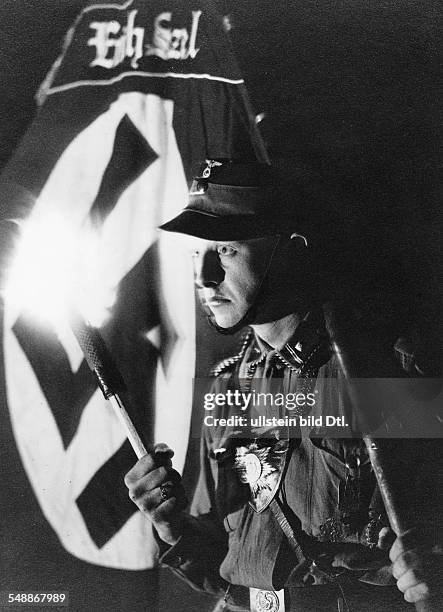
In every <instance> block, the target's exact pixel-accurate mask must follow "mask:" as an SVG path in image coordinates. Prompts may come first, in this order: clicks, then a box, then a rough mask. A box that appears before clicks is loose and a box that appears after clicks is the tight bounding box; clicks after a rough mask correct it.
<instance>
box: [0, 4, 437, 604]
mask: <svg viewBox="0 0 443 612" xmlns="http://www.w3.org/2000/svg"><path fill="white" fill-rule="evenodd" d="M86 4H87V2H86V1H85V0H66V1H62V0H27V1H26V0H2V2H1V5H0V79H1V80H0V82H1V89H0V96H1V103H0V109H1V112H0V166H1V165H3V164H4V163H5V162H6V161H7V160H8V159H9V157H10V156H11V154H12V153H13V150H14V148H15V146H16V145H17V144H18V142H19V141H20V138H21V136H22V135H23V134H24V132H25V131H26V128H27V126H28V125H29V122H30V121H31V120H32V118H33V116H34V114H35V112H36V107H35V103H34V94H35V92H36V90H37V88H38V86H39V85H40V83H41V81H42V80H43V78H44V77H45V75H46V72H47V70H48V69H49V67H50V66H51V64H52V62H53V61H54V60H55V58H56V57H57V55H58V53H59V51H60V48H61V41H62V38H63V35H64V33H65V31H66V29H67V28H68V27H69V25H70V24H71V23H72V21H73V19H74V18H75V16H76V14H77V11H78V10H79V9H80V8H82V7H83V6H85V5H86ZM220 5H221V6H222V8H223V9H224V12H229V13H230V14H231V22H232V31H231V37H232V41H233V44H234V48H235V51H236V53H237V57H238V61H239V64H240V66H241V69H242V71H243V74H244V77H245V80H246V84H247V87H248V90H249V93H250V96H251V100H252V104H253V108H254V110H255V112H257V113H261V112H264V113H265V118H264V120H263V121H262V123H261V129H262V133H263V136H264V138H265V141H266V143H267V146H268V150H269V152H270V154H271V156H272V157H288V158H291V159H293V158H296V159H297V163H298V164H299V165H300V166H301V167H307V168H309V171H310V172H311V174H312V176H313V180H312V184H311V187H310V188H311V189H312V193H313V199H312V214H313V215H316V216H318V217H320V218H323V219H324V222H325V224H326V226H327V224H328V223H330V222H331V220H334V219H340V221H341V225H340V227H342V228H343V232H344V233H346V231H347V230H348V229H349V227H355V226H354V225H353V222H354V221H355V220H357V226H358V227H359V228H360V231H361V234H358V233H357V234H356V236H357V237H356V236H355V235H354V238H353V240H354V242H356V243H357V244H356V245H354V246H357V247H358V253H359V257H360V258H361V261H362V262H363V261H364V260H365V259H366V258H368V257H369V256H370V253H371V249H372V248H373V246H374V243H375V242H378V241H379V240H380V241H383V243H384V244H386V245H388V249H389V252H390V253H391V255H392V257H393V258H396V259H397V260H398V261H399V262H400V263H401V266H402V268H403V270H404V272H405V275H406V276H407V278H408V280H409V285H408V287H407V288H404V290H403V291H404V292H403V294H402V295H401V297H402V299H404V300H405V301H406V300H408V299H409V294H410V292H411V291H412V292H413V293H414V294H415V297H417V296H418V298H419V300H421V302H422V303H425V304H432V305H433V306H436V307H437V309H438V306H439V304H440V297H441V296H440V286H441V280H442V275H441V272H442V268H441V252H440V244H441V238H440V237H441V220H442V215H441V208H440V201H441V150H442V148H441V140H442V131H441V99H442V93H443V92H442V87H441V59H442V58H441V49H440V38H441V31H442V28H441V25H442V23H441V16H442V15H441V13H442V5H441V3H440V2H437V1H431V2H426V3H422V2H417V1H410V0H400V1H397V2H388V1H380V0H374V1H372V2H370V3H368V2H366V1H362V0H353V1H348V2H339V1H333V2H332V1H331V2H329V1H328V0H321V1H317V2H315V1H307V0H299V1H288V2H284V1H281V0H279V1H272V2H271V1H268V0H260V1H259V2H258V1H257V0H255V1H252V0H242V1H235V2H234V1H231V2H230V1H225V2H221V3H220ZM354 256H355V255H354ZM386 265H387V268H386V279H387V280H388V281H389V280H390V279H389V265H388V262H386ZM411 287H412V289H411ZM433 310H435V308H433ZM202 333H203V332H202ZM205 333H206V332H205ZM207 359H208V356H206V355H203V356H200V364H204V363H207ZM201 367H203V366H202V365H201ZM0 400H1V401H2V404H3V405H2V412H3V418H2V422H3V423H6V426H3V427H2V433H1V438H0V443H1V455H2V475H3V483H4V484H3V485H2V493H1V495H0V497H1V502H0V503H1V505H2V507H1V511H2V516H3V517H5V518H6V519H7V520H5V521H3V525H4V527H3V529H4V534H2V548H3V552H2V573H3V574H4V575H6V574H7V575H8V576H9V577H10V579H9V581H8V584H7V587H5V588H13V585H15V586H16V588H27V589H32V588H35V589H42V588H57V587H58V588H62V586H63V585H66V584H69V585H70V590H71V591H72V592H74V591H75V593H76V607H75V608H74V609H78V610H83V609H84V610H87V609H95V610H102V609H108V610H113V609H114V608H113V607H112V606H113V605H115V610H124V609H127V608H125V602H127V599H126V596H125V592H126V593H128V592H131V593H132V594H133V595H132V596H133V599H132V608H131V610H142V609H148V610H154V609H163V610H169V609H170V610H177V609H179V610H197V609H206V608H207V606H208V605H209V604H206V603H202V602H205V601H206V600H202V599H201V598H200V597H197V596H196V597H194V596H191V595H190V593H191V592H190V591H189V590H188V589H187V587H185V586H183V585H181V584H179V583H178V581H176V580H175V579H174V581H173V582H172V583H171V582H170V579H169V574H167V576H168V577H165V576H163V574H162V588H161V590H160V602H161V603H160V604H158V603H157V602H156V601H154V600H153V599H152V593H153V592H154V589H153V588H151V586H152V584H153V583H154V582H155V580H156V578H155V576H154V574H155V573H149V572H148V573H138V572H134V573H132V574H130V575H126V576H125V580H124V582H120V579H119V578H118V574H119V573H118V572H116V571H112V570H102V569H100V568H94V567H93V566H90V565H88V564H85V563H82V562H80V561H77V560H75V559H73V558H72V557H70V556H69V555H67V554H66V553H65V552H64V551H63V550H62V549H61V547H60V545H59V544H58V541H57V539H56V537H55V535H54V534H53V533H52V531H51V530H50V528H49V526H48V525H47V523H46V521H45V520H44V519H43V517H42V515H41V513H40V511H39V508H38V505H37V502H36V501H35V499H34V498H33V497H31V496H30V493H29V485H28V484H27V480H26V476H25V474H24V472H23V470H22V468H21V464H20V461H19V458H18V454H17V451H16V450H15V449H14V448H13V447H12V446H11V439H12V438H11V432H10V430H9V425H8V423H9V421H8V417H7V411H6V407H5V402H4V397H0ZM190 479H191V480H192V475H191V476H190ZM18 510H19V512H18ZM150 581H152V582H150ZM135 593H138V596H135V595H134V594H135ZM137 597H138V599H137ZM111 601H112V602H114V603H113V604H110V602H111ZM146 602H150V603H148V604H146ZM146 606H147V607H146Z"/></svg>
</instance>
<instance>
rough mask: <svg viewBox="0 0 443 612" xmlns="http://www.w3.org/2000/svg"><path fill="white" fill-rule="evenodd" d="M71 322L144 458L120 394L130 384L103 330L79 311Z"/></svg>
mask: <svg viewBox="0 0 443 612" xmlns="http://www.w3.org/2000/svg"><path fill="white" fill-rule="evenodd" d="M70 324H71V329H72V332H73V334H74V336H75V338H76V340H77V342H78V344H79V346H80V348H81V350H82V352H83V355H84V357H85V359H86V362H87V363H88V365H89V367H90V368H91V370H92V372H93V373H94V374H95V377H96V378H97V381H98V385H99V387H100V389H101V392H102V393H103V395H104V397H105V399H107V400H109V402H110V403H111V405H112V407H113V409H114V412H115V414H116V415H117V417H118V418H119V420H120V423H121V424H122V426H123V428H124V430H125V432H126V436H127V438H128V440H129V442H130V444H131V446H132V448H133V449H134V452H135V454H136V455H137V458H138V459H140V458H141V457H143V455H146V453H147V449H146V446H145V445H144V443H143V441H142V439H141V437H140V435H139V433H138V431H137V429H136V427H135V425H134V423H133V422H132V419H131V417H130V416H129V413H128V411H127V410H126V408H125V405H124V403H123V400H122V398H121V397H120V393H122V392H123V391H125V390H126V384H125V381H124V380H123V376H122V375H121V373H120V371H119V369H118V367H117V365H116V363H115V361H114V359H113V357H112V355H111V353H110V351H109V349H108V347H107V346H106V343H105V341H104V340H103V338H102V336H101V334H100V332H99V330H98V329H97V328H96V327H93V326H92V325H90V324H89V323H87V322H86V321H85V320H84V319H83V318H82V317H81V316H80V315H79V314H78V313H73V312H71V316H70Z"/></svg>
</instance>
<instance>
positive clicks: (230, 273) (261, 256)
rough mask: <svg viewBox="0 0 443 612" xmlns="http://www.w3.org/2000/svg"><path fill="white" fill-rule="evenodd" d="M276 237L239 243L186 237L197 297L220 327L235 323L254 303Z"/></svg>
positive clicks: (275, 242) (230, 325)
mask: <svg viewBox="0 0 443 612" xmlns="http://www.w3.org/2000/svg"><path fill="white" fill-rule="evenodd" d="M277 240H278V238H277V236H270V237H266V238H255V239H252V240H244V241H240V242H234V241H232V242H220V241H218V242H216V241H212V240H203V239H201V238H194V237H192V238H191V237H187V243H188V247H189V248H190V250H191V253H192V256H193V260H194V270H195V284H196V287H197V290H198V294H199V298H200V300H201V301H202V303H203V305H205V306H207V307H208V308H209V310H210V311H211V313H212V314H213V316H214V319H215V321H216V323H217V325H219V326H220V327H225V328H227V327H232V326H233V325H235V324H236V323H238V322H239V321H240V320H241V319H242V318H243V317H244V316H245V314H246V312H247V311H248V309H249V308H250V307H251V306H252V304H253V303H254V300H255V297H256V295H257V292H258V290H259V288H260V285H261V283H262V281H263V278H264V276H265V274H266V271H267V268H268V266H269V262H270V259H271V258H272V254H273V252H274V249H275V246H276V244H277Z"/></svg>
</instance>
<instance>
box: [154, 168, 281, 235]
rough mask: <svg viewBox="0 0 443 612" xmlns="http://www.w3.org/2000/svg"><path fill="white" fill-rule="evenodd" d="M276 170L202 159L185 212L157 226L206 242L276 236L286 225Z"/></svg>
mask: <svg viewBox="0 0 443 612" xmlns="http://www.w3.org/2000/svg"><path fill="white" fill-rule="evenodd" d="M279 185H280V181H279V176H278V172H277V170H276V169H275V168H274V167H272V166H270V165H268V164H264V163H259V162H238V161H233V160H206V162H205V163H204V164H203V165H202V167H201V171H200V173H199V176H197V177H196V178H195V179H194V181H193V183H192V186H191V190H190V194H189V202H188V205H187V206H186V208H185V209H184V210H183V211H182V212H181V213H180V214H179V215H178V216H177V217H175V218H174V219H171V220H170V221H168V222H167V223H164V224H163V225H162V226H160V229H163V230H166V231H169V232H178V233H181V234H189V235H191V236H197V237H198V238H205V239H207V240H248V239H251V238H259V237H262V236H269V235H273V234H278V233H281V232H282V230H283V229H284V227H285V225H286V223H285V221H284V217H285V215H284V214H283V211H282V203H283V201H282V200H283V199H284V198H283V199H282V194H281V190H280V189H279Z"/></svg>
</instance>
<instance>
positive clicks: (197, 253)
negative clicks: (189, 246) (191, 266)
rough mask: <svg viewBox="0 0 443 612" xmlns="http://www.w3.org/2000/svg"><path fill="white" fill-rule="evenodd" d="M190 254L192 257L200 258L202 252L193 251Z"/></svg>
mask: <svg viewBox="0 0 443 612" xmlns="http://www.w3.org/2000/svg"><path fill="white" fill-rule="evenodd" d="M190 253H191V257H198V256H199V255H200V251H199V250H198V249H193V250H192V251H191V252H190Z"/></svg>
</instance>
